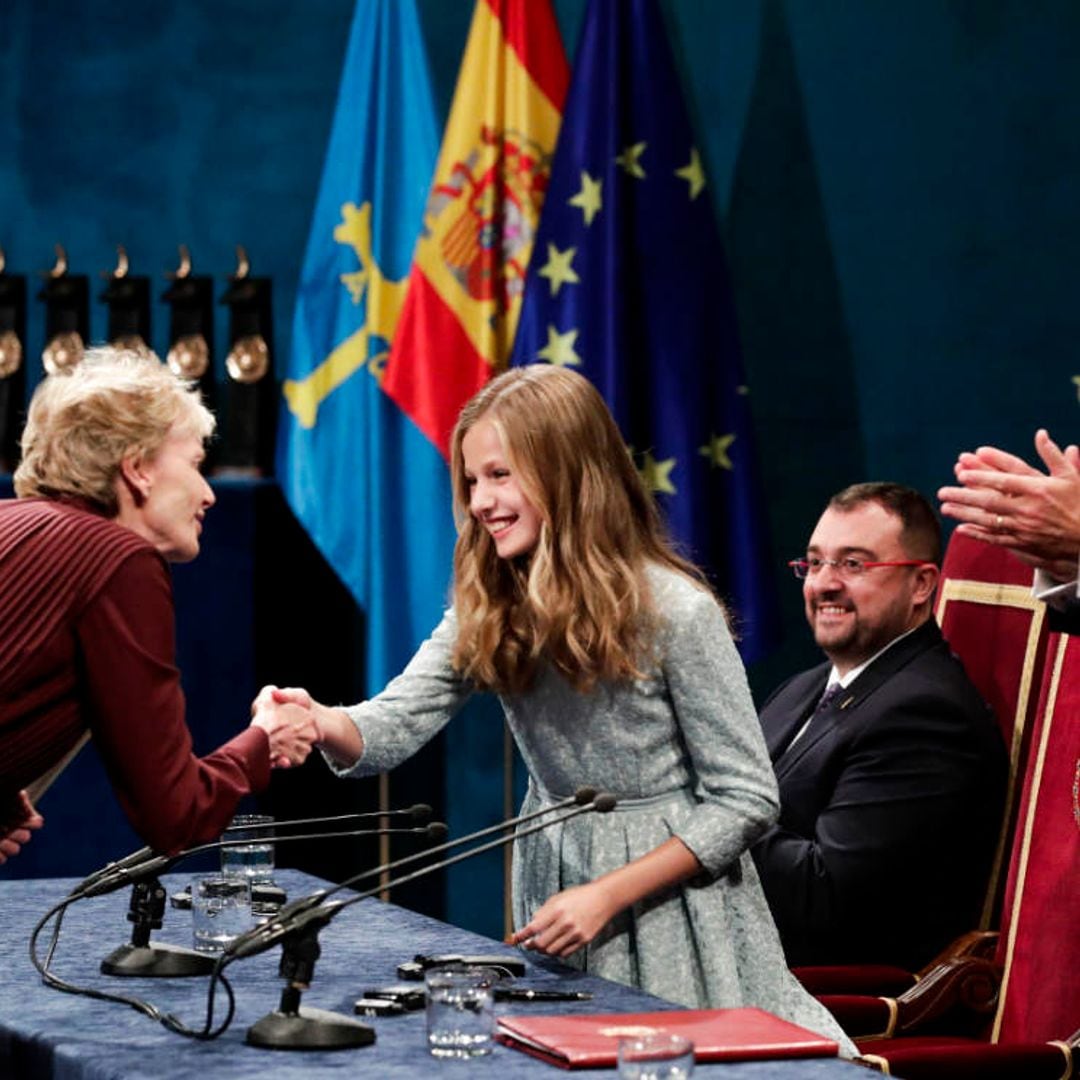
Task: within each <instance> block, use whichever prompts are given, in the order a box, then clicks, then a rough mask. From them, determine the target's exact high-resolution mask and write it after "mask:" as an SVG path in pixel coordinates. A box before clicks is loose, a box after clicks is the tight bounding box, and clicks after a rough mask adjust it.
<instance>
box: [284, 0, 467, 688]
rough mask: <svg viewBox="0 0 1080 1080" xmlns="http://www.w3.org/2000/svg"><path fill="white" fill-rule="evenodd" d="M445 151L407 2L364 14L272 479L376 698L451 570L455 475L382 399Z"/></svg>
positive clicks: (423, 626) (327, 170)
mask: <svg viewBox="0 0 1080 1080" xmlns="http://www.w3.org/2000/svg"><path fill="white" fill-rule="evenodd" d="M437 150H438V129H437V126H436V121H435V111H434V107H433V103H432V93H431V81H430V76H429V73H428V68H427V59H426V55H425V53H424V47H423V42H422V38H421V34H420V26H419V22H418V19H417V14H416V7H415V4H414V2H413V0H358V3H357V7H356V13H355V16H354V18H353V24H352V30H351V33H350V37H349V44H348V49H347V53H346V57H345V67H344V71H343V74H342V79H341V87H340V90H339V93H338V103H337V110H336V113H335V115H334V123H333V128H332V131H331V136H330V144H329V148H328V150H327V154H326V162H325V165H324V167H323V176H322V184H321V187H320V189H319V197H318V201H317V203H316V206H315V214H314V218H313V221H312V226H311V235H310V238H309V240H308V247H307V252H306V255H305V258H304V266H303V270H302V272H301V281H300V287H299V290H298V298H297V305H296V314H295V319H294V325H293V342H292V353H291V356H290V358H289V368H288V373H287V375H288V377H287V378H286V380H285V383H284V386H283V391H284V396H285V403H284V406H283V408H282V414H281V424H280V429H279V430H280V437H279V441H278V461H277V473H278V479H279V481H280V483H281V486H282V489H283V490H284V492H285V495H286V498H287V499H288V500H289V503H290V505H291V506H292V508H293V510H294V511H295V513H296V515H297V517H298V518H299V519H300V521H301V522H302V523H303V524H304V526H305V527H306V528H307V530H308V532H309V533H310V534H311V537H312V539H313V540H314V541H315V544H316V545H317V546H318V548H319V549H320V550H321V551H322V553H323V554H324V555H325V556H326V558H327V560H328V561H329V562H330V564H331V565H332V566H333V567H334V569H335V570H336V571H337V573H338V574H339V575H340V577H341V579H342V580H343V581H344V582H345V584H346V585H347V586H348V588H349V590H350V591H351V592H352V594H353V596H354V597H355V598H356V600H357V602H358V603H359V604H360V606H361V607H362V608H363V610H364V613H365V615H366V617H367V634H366V644H365V650H366V651H365V681H366V685H367V689H368V692H369V693H374V692H375V691H378V690H381V689H382V688H383V686H384V685H385V684H386V682H387V681H388V680H389V679H390V678H392V677H393V676H394V675H396V674H397V673H398V672H399V671H400V670H401V669H402V667H404V665H405V664H406V663H407V662H408V660H409V658H410V656H411V655H412V653H413V651H414V650H415V648H416V646H417V645H418V644H419V643H420V642H421V641H423V639H424V638H425V637H426V636H427V634H428V633H429V632H430V631H431V628H432V627H433V626H435V625H436V624H437V623H438V621H439V617H440V615H441V613H442V610H443V607H444V606H445V603H446V599H447V586H448V583H449V577H450V569H451V562H452V553H453V544H454V526H453V519H452V514H451V509H450V506H451V503H450V484H449V476H448V473H447V469H446V463H445V461H443V459H442V457H441V456H440V454H439V452H438V451H437V450H436V449H435V447H433V446H432V445H431V443H430V442H429V441H428V440H427V439H426V438H425V437H424V435H423V434H422V433H421V432H420V430H419V429H418V428H417V427H416V426H415V425H414V424H413V423H412V421H411V420H409V419H408V418H407V417H405V416H404V415H403V414H402V412H401V411H400V410H399V409H398V407H397V406H396V405H395V404H394V403H393V402H392V401H391V400H390V399H389V398H388V397H387V396H386V395H385V394H384V393H383V391H382V389H381V388H380V379H381V376H382V371H383V368H384V366H385V363H386V357H387V354H388V352H389V348H390V342H391V340H392V339H393V336H394V331H395V330H396V328H397V323H398V317H399V315H400V313H401V309H402V304H403V302H404V297H405V289H406V284H407V279H408V273H409V266H410V264H411V262H412V255H413V246H414V244H415V242H416V237H417V234H418V232H419V229H420V223H421V217H422V214H423V210H424V203H425V200H426V198H427V189H428V184H429V183H430V180H431V171H432V168H433V166H434V163H435V156H436V153H437Z"/></svg>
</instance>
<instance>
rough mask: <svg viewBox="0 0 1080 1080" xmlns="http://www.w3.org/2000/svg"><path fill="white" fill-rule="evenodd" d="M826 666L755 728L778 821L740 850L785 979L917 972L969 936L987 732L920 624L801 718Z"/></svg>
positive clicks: (986, 798) (795, 684)
mask: <svg viewBox="0 0 1080 1080" xmlns="http://www.w3.org/2000/svg"><path fill="white" fill-rule="evenodd" d="M830 668H831V665H830V664H828V663H825V664H822V665H821V666H820V667H816V668H813V669H811V670H810V671H806V672H803V673H802V674H801V675H796V676H795V677H794V678H793V679H791V680H789V681H788V682H787V683H785V684H784V685H783V686H781V687H780V688H779V689H778V690H777V691H776V692H775V693H774V694H773V695H772V697H771V698H769V700H768V701H767V702H766V703H765V706H764V708H763V709H762V711H761V724H762V727H763V728H764V732H765V739H766V742H767V743H768V747H769V753H770V755H771V757H772V760H773V766H774V768H775V770H776V776H777V780H778V782H779V786H780V820H779V822H778V824H777V825H776V826H775V827H774V828H773V829H771V830H770V832H769V833H767V834H766V836H765V837H764V838H763V839H762V840H761V841H759V842H758V843H757V844H756V845H755V846H754V849H753V854H754V859H755V862H756V863H757V867H758V871H759V873H760V874H761V878H762V883H763V885H764V887H765V894H766V896H767V897H768V900H769V905H770V907H771V908H772V912H773V916H774V917H775V919H776V924H777V927H778V928H779V930H780V937H781V940H782V941H783V944H784V950H785V953H786V954H787V958H788V963H789V964H792V965H795V964H832V963H873V962H881V963H893V964H901V965H904V966H906V967H909V968H912V969H914V968H918V967H920V966H921V965H922V964H924V963H925V962H926V961H927V960H929V959H931V958H932V957H933V955H934V953H936V952H937V951H938V950H939V949H940V948H942V947H943V946H945V945H946V944H948V942H949V941H950V940H951V939H952V938H953V937H954V936H956V935H957V934H959V933H963V932H964V931H965V930H970V929H973V928H974V927H975V925H976V921H975V920H976V917H977V914H978V909H979V904H980V901H981V899H982V897H983V894H984V892H985V888H986V883H987V880H988V871H989V868H990V863H991V859H992V855H993V849H994V846H995V844H996V841H997V838H998V835H999V831H1000V827H1001V818H1002V809H1003V803H1004V792H1005V782H1006V774H1007V759H1006V754H1005V749H1004V745H1003V743H1002V739H1001V735H1000V732H999V730H998V727H997V724H996V723H995V722H994V718H993V716H992V714H991V712H990V709H989V707H988V706H987V705H986V704H985V703H984V702H983V700H982V698H980V696H979V694H978V692H977V691H976V689H975V687H974V686H973V685H972V683H971V682H970V680H969V679H968V677H967V675H966V674H965V673H964V670H963V667H962V666H961V664H960V662H959V660H957V659H956V657H955V656H953V655H952V653H951V652H950V651H949V647H948V645H947V644H946V643H945V641H944V639H943V638H942V636H941V632H940V630H939V629H938V627H937V624H936V623H935V622H934V621H933V620H929V621H928V622H926V623H924V624H923V625H922V626H920V627H919V628H918V629H917V630H915V631H913V632H912V633H911V634H909V635H908V636H907V637H906V638H904V639H903V640H902V641H899V642H897V643H896V644H895V645H893V646H892V647H891V648H890V649H888V650H887V651H886V652H885V654H884V655H883V656H881V657H879V658H878V659H877V660H875V661H874V663H872V664H871V665H870V667H868V668H867V669H866V670H865V671H864V672H862V674H860V675H859V677H858V678H857V679H856V680H855V681H854V682H853V683H852V684H851V686H850V687H848V689H847V690H846V691H844V692H843V693H841V694H840V695H839V697H837V698H836V699H835V700H834V701H833V703H832V704H831V705H830V706H828V707H827V708H825V709H824V710H823V711H822V712H821V713H820V714H819V715H817V716H815V717H814V719H813V720H812V721H811V723H810V726H809V727H808V728H807V730H806V731H805V732H804V733H803V734H802V736H801V737H800V738H799V739H798V741H796V742H795V744H794V745H791V746H789V744H790V742H791V739H792V737H793V735H794V734H795V733H796V732H797V731H798V730H799V728H800V727H801V726H802V724H803V723H804V721H805V720H806V718H807V717H808V716H810V715H811V713H812V712H813V709H814V706H815V705H816V704H817V701H818V699H819V698H820V696H821V693H822V690H823V689H824V686H825V682H826V679H827V678H828V675H829V671H830Z"/></svg>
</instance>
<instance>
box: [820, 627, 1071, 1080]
mask: <svg viewBox="0 0 1080 1080" xmlns="http://www.w3.org/2000/svg"><path fill="white" fill-rule="evenodd" d="M1031 734H1032V752H1031V755H1030V758H1029V760H1028V767H1027V769H1026V770H1025V775H1024V777H1023V788H1022V793H1021V797H1020V800H1019V803H1020V805H1019V814H1018V818H1017V827H1016V833H1015V842H1014V844H1013V847H1012V857H1011V860H1010V864H1009V873H1008V878H1007V884H1006V889H1005V906H1004V915H1003V919H1002V925H1001V933H1000V935H999V937H998V941H997V948H996V951H995V955H994V957H993V959H992V960H987V959H984V958H978V957H968V958H963V959H959V960H956V961H952V962H949V963H946V964H944V965H942V966H941V967H940V968H939V969H937V970H935V971H933V972H931V973H929V974H928V975H927V977H926V978H925V979H924V980H923V982H922V983H920V985H918V986H916V987H914V988H912V989H911V990H909V991H906V992H905V993H904V994H902V995H901V996H900V997H899V998H896V999H887V998H878V999H873V998H862V999H859V998H851V999H850V1000H846V999H844V998H828V997H824V998H823V999H822V1000H823V1001H825V1002H826V1004H828V1005H829V1007H830V1008H833V1009H835V1011H836V1012H838V1013H840V1014H844V1013H845V1011H846V1012H847V1016H846V1021H847V1023H846V1025H845V1026H847V1028H848V1030H849V1031H855V1032H856V1035H857V1032H858V1028H857V1026H856V1025H857V1024H858V1023H859V1022H860V1020H861V1022H862V1023H864V1024H870V1025H872V1027H871V1028H870V1030H876V1031H880V1032H881V1034H882V1035H886V1036H892V1037H862V1038H859V1037H857V1039H856V1041H857V1043H858V1046H859V1049H860V1051H861V1052H862V1053H863V1054H864V1055H865V1056H866V1058H867V1059H868V1061H869V1062H872V1063H875V1064H877V1065H879V1066H881V1067H883V1071H888V1072H889V1073H890V1074H891V1075H895V1076H902V1077H905V1078H907V1080H939V1078H940V1080H956V1078H966V1077H972V1078H974V1077H979V1078H1001V1080H1042V1078H1044V1077H1045V1078H1047V1080H1059V1078H1065V1077H1070V1076H1076V1075H1080V1030H1078V1029H1080V903H1078V898H1077V893H1078V891H1080V636H1073V637H1070V636H1067V635H1053V636H1052V637H1051V640H1050V651H1049V656H1048V661H1047V663H1046V665H1045V667H1044V669H1043V675H1042V680H1041V688H1040V693H1039V701H1038V709H1037V715H1036V718H1035V721H1034V724H1033V730H1032V733H1031ZM998 979H1000V984H998V982H997V980H998ZM875 1000H876V1002H877V1004H876V1005H874V1004H873V1002H874V1001H875ZM860 1009H861V1010H862V1012H861V1016H860V1014H859V1012H858V1010H860ZM875 1010H876V1012H875ZM980 1017H981V1020H980ZM957 1024H959V1025H960V1026H961V1027H967V1029H968V1031H969V1033H968V1034H966V1035H944V1034H941V1033H940V1029H941V1028H942V1027H944V1026H950V1025H957ZM935 1027H936V1028H937V1029H938V1033H934V1034H923V1033H922V1032H923V1031H924V1030H926V1029H927V1028H929V1029H930V1030H931V1031H932V1030H933V1029H934V1028H935ZM863 1030H867V1029H865V1028H864V1029H863Z"/></svg>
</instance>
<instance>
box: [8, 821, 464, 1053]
mask: <svg viewBox="0 0 1080 1080" xmlns="http://www.w3.org/2000/svg"><path fill="white" fill-rule="evenodd" d="M417 809H421V810H425V811H426V812H427V813H428V814H430V813H431V808H430V807H423V806H419V807H412V808H410V809H409V810H406V811H392V813H407V814H410V816H412V817H413V818H414V819H415V818H416V817H417V816H419V815H417V814H416V813H414V811H416V810H417ZM343 816H344V817H353V816H354V815H343ZM379 816H382V815H379ZM317 820H324V819H306V820H304V821H303V822H302V823H303V824H310V823H312V822H314V821H317ZM446 831H447V830H446V825H445V824H444V823H443V822H440V821H433V822H429V823H428V824H427V825H423V826H417V827H414V828H412V827H405V828H386V829H360V830H336V831H333V832H328V833H305V834H293V835H289V836H281V837H275V838H274V840H275V842H286V841H293V840H312V839H328V838H333V837H354V836H383V835H386V834H395V835H402V834H405V835H423V836H426V837H427V838H428V839H429V840H443V839H444V838H445V836H446ZM248 842H249V841H248V840H219V841H215V842H213V843H209V844H199V845H197V846H196V847H193V848H188V849H186V850H185V851H181V852H178V853H177V854H176V855H172V856H164V855H159V856H155V855H153V853H152V852H151V854H150V857H148V858H144V857H143V854H144V852H149V851H150V849H149V848H144V849H143V850H142V851H139V852H134V853H133V854H132V855H131V856H127V857H126V858H125V859H121V860H119V861H118V862H115V863H110V864H109V866H107V867H104V868H103V869H102V870H101V871H97V872H96V873H94V874H91V875H90V876H89V877H88V878H86V879H84V881H82V882H80V884H79V885H77V886H76V887H75V889H73V890H72V891H71V892H70V893H69V894H68V895H67V896H66V897H65V898H64V899H63V900H61V901H60V902H59V903H58V904H55V905H54V906H53V907H52V908H50V909H49V911H48V912H46V914H45V915H44V916H43V917H42V918H41V919H40V920H39V921H38V923H37V925H36V926H35V927H34V929H33V931H32V933H31V935H30V962H31V963H32V964H33V965H34V968H35V969H36V970H37V971H38V973H39V974H40V975H41V979H42V982H44V983H45V985H46V986H49V987H51V988H52V989H54V990H59V991H61V992H63V993H67V994H75V995H78V996H82V997H88V998H92V999H93V1000H96V1001H111V1002H115V1003H117V1004H121V1005H127V1006H129V1007H130V1008H132V1009H134V1010H135V1011H136V1012H140V1013H142V1014H143V1015H144V1016H148V1017H150V1019H152V1020H156V1021H158V1023H160V1024H162V1025H163V1026H165V1027H166V1028H168V1029H169V1030H170V1031H173V1032H175V1033H176V1034H178V1035H184V1036H186V1037H188V1038H194V1039H200V1040H209V1039H216V1038H217V1037H218V1036H219V1035H221V1034H222V1033H223V1032H225V1031H226V1030H227V1029H228V1027H229V1025H230V1024H231V1023H232V1018H233V1015H234V1013H235V1010H236V1001H235V996H234V993H233V989H232V985H231V984H230V983H229V981H228V980H227V979H226V978H225V977H224V975H221V974H219V975H217V976H216V977H215V978H212V979H211V981H210V985H209V987H208V988H207V1003H206V1020H205V1021H204V1023H203V1027H202V1029H201V1030H198V1029H193V1028H189V1027H188V1026H187V1025H186V1024H184V1023H183V1021H181V1020H180V1019H179V1018H178V1017H176V1016H174V1015H172V1014H171V1013H166V1012H163V1011H162V1010H161V1009H159V1008H158V1007H157V1006H156V1005H154V1004H152V1003H151V1002H148V1001H145V1000H143V999H142V998H138V997H134V996H133V995H128V994H118V993H111V992H109V991H107V990H97V989H95V988H93V987H86V986H79V985H77V984H75V983H71V982H68V981H67V980H65V979H62V978H60V977H59V976H58V975H56V974H55V973H54V972H53V971H52V970H51V966H52V961H53V957H54V955H55V952H56V948H57V945H58V943H59V939H60V929H61V926H62V925H63V920H64V915H65V913H66V911H67V909H68V907H70V906H71V905H72V904H73V903H75V902H76V901H78V900H83V899H88V898H90V897H93V896H99V895H104V894H105V893H109V892H113V891H115V890H116V889H119V888H123V887H124V886H125V885H128V884H133V883H135V882H137V881H139V880H140V879H142V878H144V877H149V876H153V877H156V876H157V874H159V873H161V872H164V870H166V869H168V868H169V867H170V866H172V865H173V864H174V863H176V862H179V861H180V860H181V859H184V858H187V857H188V856H189V855H197V854H201V853H203V852H205V851H209V850H213V849H220V848H228V847H237V846H239V845H243V844H246V843H248ZM54 916H55V924H54V926H53V931H52V935H51V937H50V940H49V945H48V948H47V950H46V953H45V960H44V963H42V961H41V960H40V959H39V957H38V949H37V943H38V939H39V938H40V936H41V933H42V931H43V930H44V929H45V927H46V925H47V924H48V922H49V920H50V919H52V918H53V917H54ZM218 979H220V980H221V983H222V985H223V988H224V990H225V993H226V995H227V999H228V1008H227V1012H226V1016H225V1018H224V1019H223V1020H222V1022H221V1024H220V1025H218V1027H217V1028H215V1027H214V1026H213V1018H214V1000H215V996H216V983H217V981H218Z"/></svg>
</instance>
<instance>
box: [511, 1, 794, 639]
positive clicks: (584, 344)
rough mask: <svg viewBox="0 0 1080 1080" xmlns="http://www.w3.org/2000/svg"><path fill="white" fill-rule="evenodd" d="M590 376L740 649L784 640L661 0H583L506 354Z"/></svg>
mask: <svg viewBox="0 0 1080 1080" xmlns="http://www.w3.org/2000/svg"><path fill="white" fill-rule="evenodd" d="M543 361H547V362H548V363H552V364H566V365H569V366H572V367H574V368H575V369H576V370H578V371H580V372H582V374H584V375H586V376H587V377H588V378H589V379H591V380H592V382H593V383H595V385H596V386H597V387H598V388H599V389H600V391H601V393H602V394H603V395H604V398H605V400H606V401H607V403H608V405H609V406H610V408H611V410H612V413H613V414H614V416H615V419H616V421H617V422H618V424H619V426H620V428H621V429H622V432H623V434H624V436H625V437H626V441H627V443H628V445H629V446H630V448H631V452H632V453H633V455H634V458H635V460H636V462H637V465H638V468H639V469H640V471H641V473H642V476H643V477H644V479H645V481H646V483H647V484H648V486H649V487H650V488H651V490H652V491H653V492H654V493H655V495H656V497H657V500H658V502H659V504H660V506H661V509H662V510H663V511H664V513H665V515H666V517H667V520H668V522H669V525H670V528H671V531H672V533H673V535H674V537H675V539H676V540H677V541H679V542H680V544H681V547H682V549H683V550H684V552H685V553H686V554H687V555H688V556H689V557H690V558H692V559H693V560H694V561H696V562H697V563H699V564H700V565H702V566H704V567H705V569H706V570H707V571H708V572H709V574H710V576H711V577H712V579H713V581H714V583H715V584H716V586H717V588H718V589H719V591H720V593H721V594H722V595H723V596H724V597H725V598H726V599H727V600H728V601H729V602H730V603H731V605H732V606H733V608H734V615H735V620H736V624H737V628H738V631H739V635H740V638H741V640H740V642H739V644H740V648H741V651H742V654H743V657H744V659H746V660H753V659H757V658H758V657H760V656H762V655H763V654H764V653H765V652H766V651H767V650H768V648H769V647H770V646H771V645H772V644H773V642H774V641H775V640H776V638H777V637H778V629H779V613H778V607H777V603H776V597H775V584H774V577H773V574H772V572H771V569H770V565H769V545H768V543H767V535H768V534H767V526H766V519H765V514H764V507H763V504H762V500H761V498H760V490H759V483H758V477H757V471H756V467H755V455H754V444H753V438H752V434H751V424H750V413H749V408H748V402H747V387H746V383H745V379H744V376H743V366H742V359H741V356H740V350H739V340H738V333H737V328H736V323H735V312H734V306H733V299H732V290H731V284H730V281H729V279H728V272H727V266H726V264H725V260H724V252H723V248H722V245H721V242H720V235H719V231H718V229H717V225H716V219H715V216H714V212H713V207H712V204H711V202H710V200H709V193H708V191H707V189H706V179H705V170H704V166H703V163H702V160H701V154H700V152H699V150H698V147H697V146H696V145H695V142H694V135H693V132H692V131H691V128H690V123H689V119H688V117H687V113H686V108H685V105H684V103H683V99H682V92H681V89H680V87H679V82H678V78H677V75H676V72H675V67H674V63H673V61H672V56H671V51H670V48H669V46H668V42H667V34H666V31H665V28H664V24H663V20H662V19H661V17H660V13H659V11H658V9H657V5H656V3H655V0H591V3H590V6H589V9H588V11H587V13H586V16H585V25H584V28H583V30H582V36H581V41H580V43H579V45H578V51H577V58H576V61H575V64H574V71H573V75H572V77H571V82H570V90H569V93H568V96H567V100H566V106H565V108H564V112H563V125H562V130H561V132H560V134H559V142H558V146H557V148H556V152H555V161H554V164H553V166H552V172H551V182H550V187H549V189H548V194H547V199H546V201H545V203H544V210H543V213H542V214H541V218H540V229H539V232H538V234H537V237H536V241H535V245H534V248H533V256H532V261H531V263H530V265H529V273H528V276H527V278H526V286H525V299H524V303H523V306H522V312H521V317H520V322H519V324H518V332H517V338H516V340H515V343H514V352H513V358H512V363H514V364H531V363H536V362H543Z"/></svg>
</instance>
